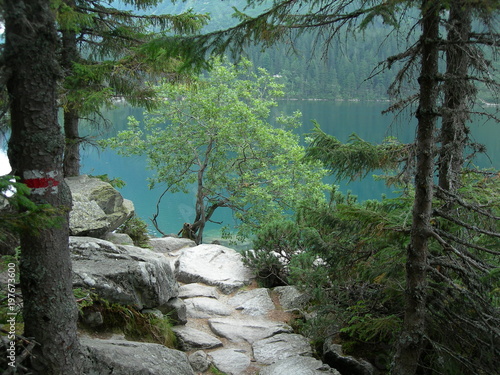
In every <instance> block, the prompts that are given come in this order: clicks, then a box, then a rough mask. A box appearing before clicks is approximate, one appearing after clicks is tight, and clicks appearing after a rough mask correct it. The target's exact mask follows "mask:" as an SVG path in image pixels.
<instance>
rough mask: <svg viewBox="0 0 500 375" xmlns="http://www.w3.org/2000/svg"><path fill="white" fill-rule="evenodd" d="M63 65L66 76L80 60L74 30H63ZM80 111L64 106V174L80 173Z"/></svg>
mask: <svg viewBox="0 0 500 375" xmlns="http://www.w3.org/2000/svg"><path fill="white" fill-rule="evenodd" d="M65 3H66V4H67V5H68V6H69V7H72V8H75V2H74V0H65ZM61 34H62V50H61V67H62V69H63V74H64V76H65V77H67V76H70V75H71V74H73V64H74V63H75V62H76V61H78V59H79V53H78V45H77V39H76V32H75V31H73V30H62V32H61ZM70 90H71V88H70ZM79 120H80V117H79V113H78V111H77V110H76V109H75V106H74V103H72V101H71V100H68V101H67V103H66V105H65V106H64V135H65V137H66V148H65V150H64V176H65V177H71V176H79V175H80V142H81V138H80V134H79V132H78V125H79Z"/></svg>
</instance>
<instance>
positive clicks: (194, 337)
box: [172, 326, 222, 351]
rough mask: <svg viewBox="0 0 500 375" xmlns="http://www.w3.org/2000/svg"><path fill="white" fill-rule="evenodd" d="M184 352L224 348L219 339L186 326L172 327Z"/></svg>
mask: <svg viewBox="0 0 500 375" xmlns="http://www.w3.org/2000/svg"><path fill="white" fill-rule="evenodd" d="M172 331H174V333H175V336H176V337H177V340H178V341H179V344H180V347H181V348H182V350H185V351H191V350H196V349H213V348H218V347H220V346H222V341H220V340H219V339H218V338H217V337H214V336H212V335H209V334H208V333H205V332H203V331H199V330H197V329H195V328H191V327H186V326H176V327H172Z"/></svg>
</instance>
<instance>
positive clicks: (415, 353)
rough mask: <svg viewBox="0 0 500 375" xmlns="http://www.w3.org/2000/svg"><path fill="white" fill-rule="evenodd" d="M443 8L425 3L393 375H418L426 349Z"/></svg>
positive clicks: (429, 1)
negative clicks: (403, 283) (410, 219)
mask: <svg viewBox="0 0 500 375" xmlns="http://www.w3.org/2000/svg"><path fill="white" fill-rule="evenodd" d="M439 20H440V19H439V3H438V2H435V1H433V0H423V1H422V36H421V38H420V43H421V46H422V52H421V53H422V60H421V73H420V77H419V80H418V81H419V84H420V101H419V108H418V110H417V114H416V117H417V119H418V125H417V126H418V129H417V139H416V147H417V166H416V175H415V201H414V205H413V223H412V229H411V241H410V245H409V246H408V251H407V261H406V290H405V316H404V322H403V330H402V333H401V336H400V338H399V342H398V348H397V352H396V354H395V357H394V364H393V368H392V374H393V375H414V374H415V373H416V370H417V367H418V363H419V358H420V354H421V352H422V348H423V347H424V345H425V317H426V294H427V293H426V289H427V280H426V279H427V273H426V268H427V252H428V240H429V235H430V230H431V228H430V218H431V211H432V195H433V189H432V187H433V179H432V177H433V169H434V152H433V149H434V145H435V141H434V132H435V129H436V121H437V108H436V107H437V98H438V85H437V75H438V57H439V45H438V37H439Z"/></svg>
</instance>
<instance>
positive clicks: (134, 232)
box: [117, 216, 150, 248]
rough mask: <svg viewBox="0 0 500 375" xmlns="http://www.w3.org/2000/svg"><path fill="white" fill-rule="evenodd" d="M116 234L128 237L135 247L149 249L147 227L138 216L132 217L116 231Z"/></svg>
mask: <svg viewBox="0 0 500 375" xmlns="http://www.w3.org/2000/svg"><path fill="white" fill-rule="evenodd" d="M117 232H118V233H125V234H128V235H129V236H130V238H131V239H132V241H133V242H134V245H135V246H138V247H143V248H149V247H150V245H149V234H148V225H147V224H146V223H145V222H144V220H142V219H141V218H140V217H138V216H132V217H131V218H130V219H128V220H127V221H126V222H125V223H123V224H122V225H121V226H120V227H119V228H118V229H117Z"/></svg>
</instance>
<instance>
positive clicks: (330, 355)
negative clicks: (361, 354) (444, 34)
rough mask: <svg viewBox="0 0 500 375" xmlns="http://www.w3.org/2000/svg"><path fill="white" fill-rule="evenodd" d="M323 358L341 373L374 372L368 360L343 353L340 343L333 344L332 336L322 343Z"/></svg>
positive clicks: (368, 374)
mask: <svg viewBox="0 0 500 375" xmlns="http://www.w3.org/2000/svg"><path fill="white" fill-rule="evenodd" d="M323 360H324V361H325V362H326V363H328V364H329V365H330V366H331V367H333V368H335V369H337V370H339V371H340V372H341V373H342V374H349V375H373V374H375V372H376V371H375V367H374V366H373V365H372V364H371V363H370V362H368V361H365V360H363V359H359V358H354V357H352V356H350V355H345V354H344V353H343V352H342V345H339V344H335V343H334V342H333V339H332V338H328V339H327V340H325V343H324V344H323Z"/></svg>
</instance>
